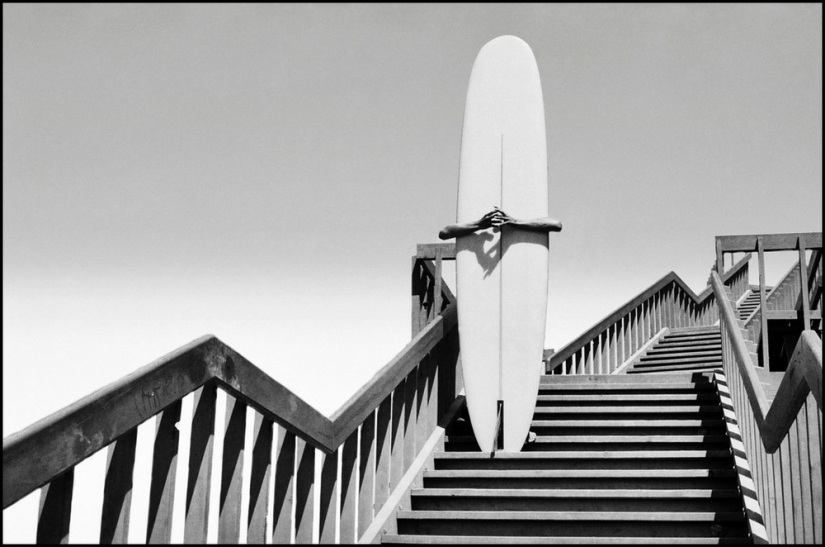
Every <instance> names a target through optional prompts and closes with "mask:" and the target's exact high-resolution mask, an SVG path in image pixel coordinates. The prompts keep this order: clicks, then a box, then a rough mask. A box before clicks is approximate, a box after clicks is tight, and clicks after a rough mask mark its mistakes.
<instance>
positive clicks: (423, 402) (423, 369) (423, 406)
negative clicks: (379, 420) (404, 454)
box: [413, 353, 430, 456]
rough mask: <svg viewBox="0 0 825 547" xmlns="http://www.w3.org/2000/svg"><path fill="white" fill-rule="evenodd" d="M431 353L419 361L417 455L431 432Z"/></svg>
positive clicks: (416, 407) (416, 423)
mask: <svg viewBox="0 0 825 547" xmlns="http://www.w3.org/2000/svg"><path fill="white" fill-rule="evenodd" d="M429 368H430V354H429V353H428V354H427V355H425V356H424V358H423V359H421V361H419V363H418V373H417V374H416V390H415V403H416V404H415V415H414V416H413V419H414V420H415V455H416V456H417V455H418V453H419V452H421V448H422V447H423V446H424V443H425V442H426V440H427V438H428V437H429V436H430V432H429V431H427V417H426V412H427V407H428V401H427V381H428V380H429Z"/></svg>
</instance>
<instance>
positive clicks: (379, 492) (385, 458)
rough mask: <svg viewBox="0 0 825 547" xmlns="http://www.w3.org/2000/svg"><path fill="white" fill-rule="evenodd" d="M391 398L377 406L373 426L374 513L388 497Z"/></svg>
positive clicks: (389, 396)
mask: <svg viewBox="0 0 825 547" xmlns="http://www.w3.org/2000/svg"><path fill="white" fill-rule="evenodd" d="M391 420H392V396H391V395H388V396H387V397H386V398H385V399H384V400H383V401H382V402H381V404H380V405H379V406H378V412H377V419H376V426H375V431H376V433H375V505H374V507H375V512H378V511H380V510H381V508H382V507H383V506H384V503H385V502H386V501H387V498H389V495H390V437H391V429H390V424H391Z"/></svg>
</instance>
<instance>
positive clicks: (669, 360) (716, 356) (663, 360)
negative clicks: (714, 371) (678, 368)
mask: <svg viewBox="0 0 825 547" xmlns="http://www.w3.org/2000/svg"><path fill="white" fill-rule="evenodd" d="M708 361H719V362H721V361H722V352H721V351H720V352H716V353H713V354H710V355H698V356H687V357H677V356H675V355H674V356H670V355H669V356H666V357H652V358H651V357H642V358H641V359H640V360H639V361H637V362H635V363H633V366H634V367H638V366H639V365H647V364H649V365H669V364H674V365H679V364H682V363H707V362H708Z"/></svg>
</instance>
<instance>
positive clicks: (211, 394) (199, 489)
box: [183, 384, 217, 544]
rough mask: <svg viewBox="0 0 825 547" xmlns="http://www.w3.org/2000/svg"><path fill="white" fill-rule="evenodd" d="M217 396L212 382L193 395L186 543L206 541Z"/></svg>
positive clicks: (184, 536)
mask: <svg viewBox="0 0 825 547" xmlns="http://www.w3.org/2000/svg"><path fill="white" fill-rule="evenodd" d="M216 396H217V390H216V388H215V386H214V385H213V384H210V385H205V386H203V387H202V388H200V389H198V390H197V391H196V392H195V395H194V398H193V401H194V402H193V405H192V435H191V441H190V443H189V481H188V483H187V486H186V516H185V519H184V529H183V541H184V542H185V543H196V544H202V543H206V531H207V526H208V522H209V491H210V485H211V482H212V447H213V443H214V438H215V398H216Z"/></svg>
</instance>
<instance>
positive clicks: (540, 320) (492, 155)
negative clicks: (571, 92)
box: [456, 36, 548, 452]
mask: <svg viewBox="0 0 825 547" xmlns="http://www.w3.org/2000/svg"><path fill="white" fill-rule="evenodd" d="M494 205H496V206H498V207H500V208H501V209H502V210H503V211H505V212H506V213H507V214H509V215H510V216H512V217H514V218H519V219H529V218H537V217H546V216H547V214H548V203H547V142H546V134H545V126H544V102H543V99H542V93H541V81H540V79H539V72H538V66H537V65H536V60H535V57H534V56H533V52H532V50H531V49H530V46H528V45H527V44H526V43H525V42H524V41H523V40H521V39H520V38H516V37H515V36H501V37H499V38H496V39H494V40H492V41H491V42H489V43H487V44H486V45H485V46H484V47H483V48H482V49H481V51H480V52H479V54H478V57H476V60H475V64H474V65H473V71H472V74H471V76H470V85H469V87H468V89H467V103H466V107H465V110H464V128H463V132H462V136H461V161H460V170H459V181H458V207H457V214H456V217H457V222H459V223H465V222H470V221H473V220H477V219H479V218H480V217H481V216H483V215H484V214H485V213H487V212H488V211H490V210H492V208H493V206H494ZM500 232H503V233H500ZM547 238H548V236H547V234H546V233H538V232H530V231H526V230H523V229H518V228H512V227H505V228H504V230H503V231H500V230H499V229H498V228H489V229H487V230H483V231H479V232H476V233H474V234H472V235H469V236H463V237H459V238H458V239H457V241H456V292H457V295H456V296H457V301H458V325H459V335H460V343H461V364H462V367H463V373H464V385H465V392H466V397H467V407H468V410H469V413H470V420H471V422H472V425H473V431H474V434H475V437H476V440H477V441H478V444H479V447H480V448H481V450H482V451H492V450H493V449H494V443H495V441H496V436H497V429H496V414H497V405H498V401H503V416H504V420H503V432H504V435H503V438H504V447H503V449H504V451H505V452H518V451H520V450H521V448H522V445H523V444H524V441H525V439H526V437H527V434H528V432H529V429H530V422H531V420H532V418H533V413H534V411H535V405H536V398H537V395H538V388H539V381H540V378H541V373H542V368H541V367H542V354H543V350H544V329H545V321H546V314H547V269H548V268H547V266H548V249H547Z"/></svg>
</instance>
